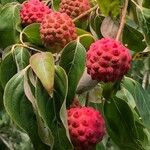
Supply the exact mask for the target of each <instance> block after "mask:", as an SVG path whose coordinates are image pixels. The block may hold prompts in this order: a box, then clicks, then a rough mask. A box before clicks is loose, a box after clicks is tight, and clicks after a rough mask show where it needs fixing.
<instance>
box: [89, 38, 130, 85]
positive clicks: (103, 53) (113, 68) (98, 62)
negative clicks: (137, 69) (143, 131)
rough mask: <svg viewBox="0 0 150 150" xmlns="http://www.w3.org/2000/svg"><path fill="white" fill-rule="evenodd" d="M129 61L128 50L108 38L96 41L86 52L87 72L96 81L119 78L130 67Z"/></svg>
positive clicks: (110, 80) (109, 80)
mask: <svg viewBox="0 0 150 150" xmlns="http://www.w3.org/2000/svg"><path fill="white" fill-rule="evenodd" d="M130 62H131V55H130V53H129V50H128V49H127V48H126V47H125V46H123V45H122V44H121V43H120V42H119V41H115V40H114V39H110V38H103V39H101V40H98V41H96V42H95V43H93V44H92V45H91V46H90V49H89V50H88V52H87V72H88V74H90V75H91V77H92V79H93V80H97V81H103V82H114V81H117V80H121V79H122V77H123V76H124V75H125V74H126V73H127V72H128V70H129V69H130Z"/></svg>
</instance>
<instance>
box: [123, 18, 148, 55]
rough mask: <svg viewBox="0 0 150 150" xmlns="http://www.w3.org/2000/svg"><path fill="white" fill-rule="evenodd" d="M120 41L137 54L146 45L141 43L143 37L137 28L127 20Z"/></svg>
mask: <svg viewBox="0 0 150 150" xmlns="http://www.w3.org/2000/svg"><path fill="white" fill-rule="evenodd" d="M122 39H123V43H124V44H127V45H128V48H129V49H130V50H131V51H136V52H139V51H143V50H144V49H145V48H146V43H145V42H144V41H143V40H144V36H143V35H142V33H141V32H140V31H138V26H137V25H136V24H135V23H134V22H133V21H131V20H129V19H128V21H127V24H126V25H125V28H124V30H123V37H122ZM135 43H136V44H135Z"/></svg>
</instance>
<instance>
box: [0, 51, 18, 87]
mask: <svg viewBox="0 0 150 150" xmlns="http://www.w3.org/2000/svg"><path fill="white" fill-rule="evenodd" d="M16 73H17V66H16V63H15V60H14V58H13V55H12V53H11V52H9V53H8V54H7V55H6V56H5V57H4V58H3V60H2V63H1V66H0V81H1V85H2V87H3V88H4V87H5V85H6V83H7V82H8V81H9V80H10V78H11V77H12V76H13V75H15V74H16Z"/></svg>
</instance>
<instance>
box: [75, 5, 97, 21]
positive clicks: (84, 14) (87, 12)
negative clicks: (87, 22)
mask: <svg viewBox="0 0 150 150" xmlns="http://www.w3.org/2000/svg"><path fill="white" fill-rule="evenodd" d="M97 7H98V5H96V6H94V7H92V8H91V9H89V10H87V11H85V12H84V13H82V14H81V15H79V16H78V17H76V18H74V19H73V22H75V21H77V20H79V19H81V18H82V17H84V16H86V15H87V14H89V13H90V12H92V11H93V10H95V9H96V8H97Z"/></svg>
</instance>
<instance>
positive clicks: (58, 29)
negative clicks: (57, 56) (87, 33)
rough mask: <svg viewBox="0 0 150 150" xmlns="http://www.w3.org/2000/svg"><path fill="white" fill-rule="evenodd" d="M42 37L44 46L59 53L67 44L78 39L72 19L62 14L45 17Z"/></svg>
mask: <svg viewBox="0 0 150 150" xmlns="http://www.w3.org/2000/svg"><path fill="white" fill-rule="evenodd" d="M40 35H41V39H42V41H43V43H44V45H45V46H46V47H48V48H52V49H53V51H54V52H59V51H60V50H61V49H62V48H63V47H64V46H65V45H66V44H67V43H69V42H70V41H72V40H75V39H76V38H77V34H76V29H75V25H74V23H73V21H72V19H71V18H70V17H69V16H68V15H67V14H65V13H60V12H52V13H50V14H48V15H46V16H45V17H44V19H43V21H42V23H41V26H40Z"/></svg>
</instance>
